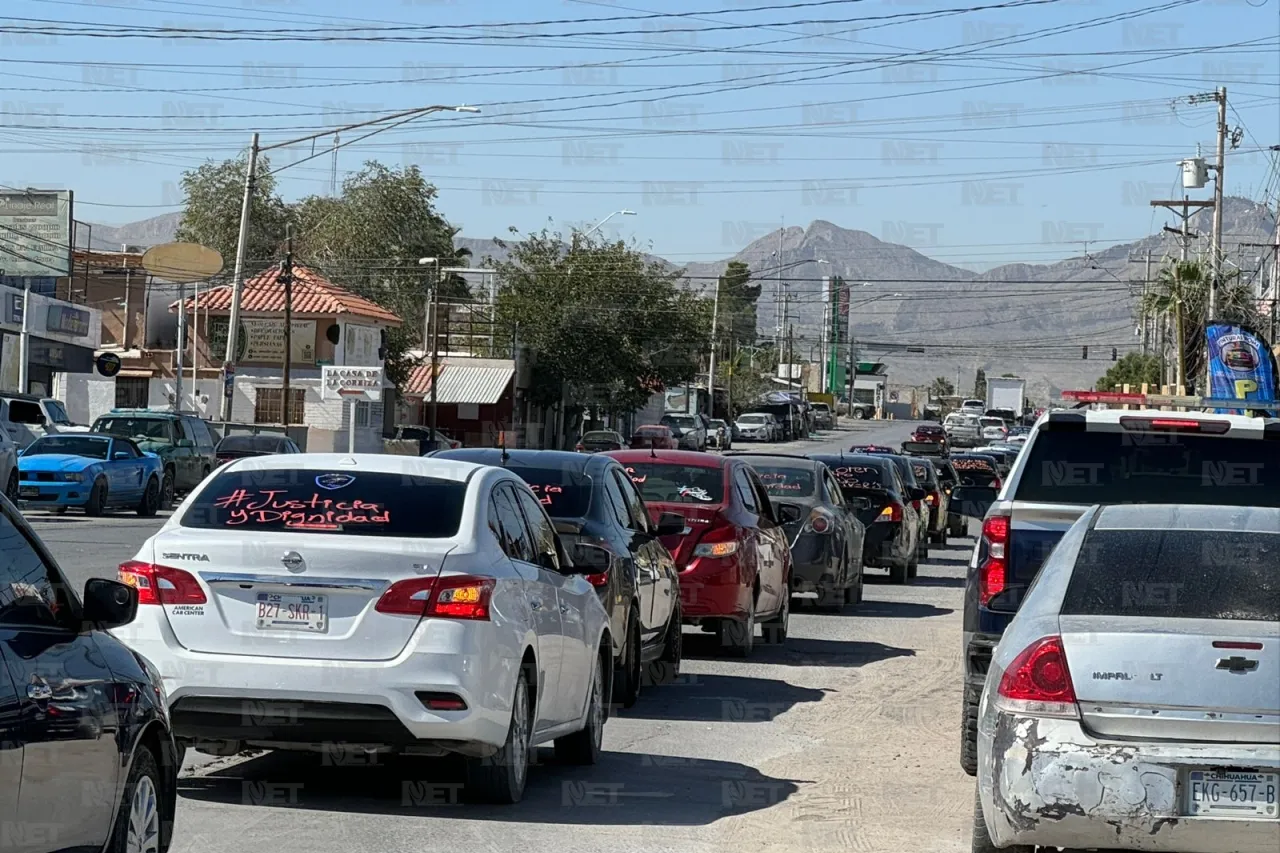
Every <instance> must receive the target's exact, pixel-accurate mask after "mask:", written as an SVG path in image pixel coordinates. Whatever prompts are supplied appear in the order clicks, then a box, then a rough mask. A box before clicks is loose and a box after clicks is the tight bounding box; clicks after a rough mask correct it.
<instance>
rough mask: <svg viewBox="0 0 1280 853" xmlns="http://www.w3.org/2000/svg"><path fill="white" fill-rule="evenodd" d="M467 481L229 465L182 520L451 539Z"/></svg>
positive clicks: (206, 526)
mask: <svg viewBox="0 0 1280 853" xmlns="http://www.w3.org/2000/svg"><path fill="white" fill-rule="evenodd" d="M466 492H467V485H466V483H461V482H458V481H456V480H444V479H439V478H436V477H421V476H415V475H410V474H392V473H384V472H356V473H352V472H349V471H328V470H318V469H307V470H298V469H295V470H284V469H280V470H271V471H224V472H222V473H220V474H217V475H215V476H214V478H213V481H212V482H210V483H209V485H208V486H207V487H206V488H202V489H201V490H200V493H199V494H198V495H197V496H195V497H194V498H193V499H192V502H191V504H190V506H188V508H187V510H186V512H185V513H183V516H182V522H181V524H182V526H183V527H193V528H197V529H200V530H231V531H240V532H242V533H246V534H252V533H258V532H289V533H331V534H333V533H338V534H344V535H348V536H351V535H357V536H401V537H405V538H409V539H447V538H449V537H452V536H455V535H457V533H458V528H459V525H460V524H461V519H462V505H463V502H464V499H465V498H466Z"/></svg>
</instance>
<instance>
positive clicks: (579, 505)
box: [508, 465, 591, 518]
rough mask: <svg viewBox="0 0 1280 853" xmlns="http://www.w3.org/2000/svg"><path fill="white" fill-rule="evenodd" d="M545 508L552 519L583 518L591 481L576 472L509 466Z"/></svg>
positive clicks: (587, 507)
mask: <svg viewBox="0 0 1280 853" xmlns="http://www.w3.org/2000/svg"><path fill="white" fill-rule="evenodd" d="M508 470H509V471H511V473H513V474H518V475H520V478H521V479H522V480H524V481H525V482H526V483H528V484H529V488H530V489H532V490H533V493H534V494H535V495H537V496H538V500H540V501H542V505H543V506H545V507H546V508H547V515H550V516H551V517H552V518H584V517H586V515H587V512H588V510H590V509H591V478H590V477H589V476H587V475H586V474H583V473H581V472H579V471H574V470H569V469H557V468H525V467H524V466H514V465H510V466H508Z"/></svg>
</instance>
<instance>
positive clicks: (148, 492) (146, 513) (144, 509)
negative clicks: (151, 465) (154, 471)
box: [138, 477, 160, 518]
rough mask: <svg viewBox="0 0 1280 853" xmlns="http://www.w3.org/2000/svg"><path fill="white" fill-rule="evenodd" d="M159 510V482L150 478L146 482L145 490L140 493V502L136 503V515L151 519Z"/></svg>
mask: <svg viewBox="0 0 1280 853" xmlns="http://www.w3.org/2000/svg"><path fill="white" fill-rule="evenodd" d="M159 510H160V481H159V480H157V479H156V478H155V477H152V478H151V479H150V480H148V481H147V488H146V489H145V490H144V491H143V492H142V500H141V501H140V502H139V503H138V515H140V516H142V517H143V518H151V517H153V516H154V515H155V514H156V513H157V512H158V511H159Z"/></svg>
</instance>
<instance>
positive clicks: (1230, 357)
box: [1206, 323, 1280, 414]
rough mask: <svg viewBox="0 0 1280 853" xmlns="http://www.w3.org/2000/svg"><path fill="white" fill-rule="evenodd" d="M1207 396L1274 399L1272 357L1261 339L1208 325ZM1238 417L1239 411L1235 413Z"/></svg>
mask: <svg viewBox="0 0 1280 853" xmlns="http://www.w3.org/2000/svg"><path fill="white" fill-rule="evenodd" d="M1206 332H1207V335H1208V344H1209V394H1208V395H1206V396H1209V397H1217V398H1224V397H1225V398H1230V399H1234V400H1259V401H1261V400H1275V399H1276V398H1277V385H1280V370H1277V367H1276V359H1275V355H1274V354H1273V353H1272V352H1271V347H1270V346H1268V345H1267V343H1266V341H1265V340H1263V338H1262V336H1261V335H1259V334H1258V333H1257V332H1254V331H1252V330H1250V329H1246V328H1244V327H1243V326H1234V325H1227V324H1225V323H1214V324H1211V325H1210V326H1209V327H1208V329H1207V330H1206ZM1235 414H1239V412H1235Z"/></svg>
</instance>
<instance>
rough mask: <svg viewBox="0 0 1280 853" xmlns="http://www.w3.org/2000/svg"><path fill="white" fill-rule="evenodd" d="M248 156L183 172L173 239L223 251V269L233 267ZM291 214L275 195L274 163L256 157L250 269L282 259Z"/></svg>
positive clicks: (248, 253) (247, 251)
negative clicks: (179, 207) (282, 247)
mask: <svg viewBox="0 0 1280 853" xmlns="http://www.w3.org/2000/svg"><path fill="white" fill-rule="evenodd" d="M245 167H246V160H245V157H243V156H242V157H240V158H238V159H234V160H223V161H222V162H215V161H213V160H210V161H208V162H205V163H203V164H201V165H200V166H198V167H196V168H195V169H191V170H189V171H187V172H183V173H182V192H183V196H184V198H183V204H184V206H183V209H182V218H181V219H180V220H179V221H178V230H177V232H176V233H175V235H174V237H175V239H177V240H179V241H182V242H188V243H199V244H200V245H202V246H208V247H209V248H210V249H214V250H216V251H217V252H218V253H219V254H221V255H222V261H223V272H224V273H226V274H228V275H230V274H231V273H233V272H234V269H235V258H236V244H237V242H238V241H239V239H240V210H241V206H242V204H243V203H244V175H245ZM291 218H292V212H291V211H290V209H289V206H288V205H286V204H285V203H284V201H283V200H282V199H281V198H280V196H279V195H277V193H276V179H275V176H274V175H273V174H271V161H270V160H269V159H268V158H266V157H260V158H259V159H258V176H257V179H256V181H255V190H254V195H253V199H252V201H251V203H250V207H249V237H248V241H247V243H246V247H245V260H246V264H245V266H246V268H247V270H248V272H249V273H255V272H258V271H260V270H262V269H264V268H266V267H268V266H270V265H271V264H273V263H275V262H276V261H277V260H279V251H280V245H281V244H282V243H283V242H284V235H285V226H286V225H287V224H288V223H289V222H290V220H291Z"/></svg>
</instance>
